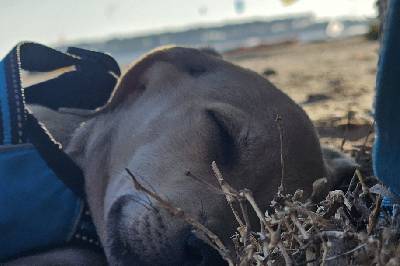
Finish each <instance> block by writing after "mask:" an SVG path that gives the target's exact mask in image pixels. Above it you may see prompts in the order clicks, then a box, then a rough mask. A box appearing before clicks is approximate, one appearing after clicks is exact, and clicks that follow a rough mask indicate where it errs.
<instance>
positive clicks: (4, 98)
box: [0, 61, 11, 144]
mask: <svg viewBox="0 0 400 266" xmlns="http://www.w3.org/2000/svg"><path fill="white" fill-rule="evenodd" d="M0 108H1V109H0V110H1V116H2V122H3V125H2V126H3V140H2V142H3V143H4V144H11V126H10V110H9V104H8V95H7V81H6V75H5V68H4V62H3V61H0ZM0 143H1V140H0Z"/></svg>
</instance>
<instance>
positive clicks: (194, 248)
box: [185, 233, 228, 266]
mask: <svg viewBox="0 0 400 266" xmlns="http://www.w3.org/2000/svg"><path fill="white" fill-rule="evenodd" d="M185 257H186V262H187V263H185V265H187V266H189V265H190V266H202V265H215V266H226V265H228V264H227V263H226V261H224V260H223V259H222V257H221V256H220V255H219V253H218V251H216V250H215V249H213V248H212V247H210V246H209V245H207V244H206V243H204V241H203V240H201V239H199V238H197V237H196V236H195V235H194V234H193V233H192V234H190V235H189V237H188V238H187V240H186V243H185Z"/></svg>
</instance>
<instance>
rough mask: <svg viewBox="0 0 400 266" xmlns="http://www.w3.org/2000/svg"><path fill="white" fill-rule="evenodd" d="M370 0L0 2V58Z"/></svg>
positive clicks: (328, 13)
mask: <svg viewBox="0 0 400 266" xmlns="http://www.w3.org/2000/svg"><path fill="white" fill-rule="evenodd" d="M374 3H375V0H298V1H296V2H295V3H294V4H292V5H289V6H285V5H284V4H282V2H281V1H280V0H0V34H1V35H0V36H1V37H0V58H2V57H3V56H4V55H5V54H6V52H7V51H8V50H10V49H11V48H12V47H13V46H14V45H15V44H16V43H18V42H19V41H22V40H29V41H37V42H40V43H43V44H48V45H58V44H62V43H64V42H76V41H78V40H91V39H107V38H111V37H115V36H132V35H140V34H143V33H146V32H158V31H162V30H166V29H173V30H174V29H175V30H177V29H180V28H182V27H186V28H187V27H191V26H195V25H196V26H198V25H203V24H215V23H218V24H219V23H223V22H225V21H233V20H238V19H243V20H244V19H246V20H250V19H251V18H253V17H259V18H260V17H262V18H269V17H277V16H284V15H289V14H299V13H305V12H313V13H314V14H315V15H316V16H317V18H334V17H343V16H357V17H363V16H374V15H375V12H376V10H375V7H374Z"/></svg>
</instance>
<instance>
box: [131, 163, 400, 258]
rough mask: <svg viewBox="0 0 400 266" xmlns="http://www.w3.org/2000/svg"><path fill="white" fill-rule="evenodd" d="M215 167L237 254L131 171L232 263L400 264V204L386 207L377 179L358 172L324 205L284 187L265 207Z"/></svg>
mask: <svg viewBox="0 0 400 266" xmlns="http://www.w3.org/2000/svg"><path fill="white" fill-rule="evenodd" d="M212 170H213V172H214V175H215V177H216V179H217V180H218V184H219V186H220V187H219V188H217V187H215V186H213V185H211V184H205V185H207V186H209V187H211V189H213V190H218V192H219V193H223V194H224V195H225V197H226V200H227V202H228V204H229V206H230V207H231V209H232V212H233V214H234V216H235V219H236V221H237V224H238V227H237V232H236V234H235V235H234V236H232V240H233V242H234V244H235V252H234V253H233V254H232V252H231V251H230V250H229V249H228V248H226V246H225V245H224V243H223V242H222V241H221V240H220V239H219V237H218V236H217V235H216V234H214V233H213V232H211V231H210V230H208V229H207V228H206V227H205V226H203V225H202V224H201V223H199V222H197V221H196V220H195V219H193V218H192V217H190V216H188V215H187V214H186V213H184V212H183V211H182V210H181V209H179V208H176V207H174V206H172V205H171V204H170V203H168V202H167V201H166V200H164V199H163V198H162V197H160V196H159V195H157V194H156V193H154V192H152V191H149V190H148V189H146V188H145V187H143V186H142V185H141V184H140V183H139V182H138V181H137V179H136V178H135V176H134V175H133V174H132V173H131V172H129V170H127V171H128V173H129V174H130V176H131V177H132V179H133V181H134V184H135V188H136V189H138V190H140V191H142V192H144V193H147V194H148V195H149V196H150V197H152V198H153V199H154V200H156V201H158V203H160V205H161V206H162V207H163V208H165V209H166V210H167V211H168V212H169V213H170V214H171V215H173V216H176V217H179V218H181V219H183V220H185V221H186V222H188V223H189V224H191V225H192V227H193V229H194V231H195V232H196V234H197V235H198V237H200V238H201V239H203V240H204V241H206V242H207V243H208V244H209V245H211V246H212V247H214V248H215V249H216V250H218V252H219V253H220V254H221V256H222V257H223V258H224V259H225V260H226V261H227V262H228V264H229V265H235V266H236V265H237V266H239V265H240V266H242V265H311V266H313V265H400V219H399V218H398V217H399V213H400V212H399V211H398V210H400V208H397V207H395V208H394V209H393V213H389V212H388V210H385V209H382V208H381V202H382V195H384V194H385V189H384V187H383V186H381V185H380V184H379V183H378V181H377V180H376V179H375V178H373V177H369V178H364V177H363V175H362V174H361V172H360V171H359V170H357V171H356V172H355V174H354V176H353V178H352V180H351V182H350V184H349V185H348V186H347V188H346V189H344V190H335V191H330V192H329V193H328V195H327V196H326V198H325V199H324V200H323V201H321V202H319V203H318V204H315V203H313V202H311V201H310V200H307V201H303V200H302V191H301V190H297V191H296V192H295V193H294V194H287V193H285V192H284V187H283V185H281V186H280V187H279V189H278V192H277V194H276V195H275V197H274V199H273V200H272V201H271V204H270V208H269V209H268V210H267V211H265V210H261V209H260V208H259V207H258V205H257V203H256V202H255V200H254V198H253V196H252V193H251V191H250V190H248V189H242V190H239V191H238V190H236V189H234V188H232V187H231V186H230V185H229V184H228V183H227V182H226V180H225V179H224V177H223V175H222V173H221V172H220V170H219V168H218V166H217V164H216V163H215V162H213V163H212ZM188 175H190V173H189V174H188ZM198 181H199V182H204V181H202V180H198ZM325 184H326V182H324V180H317V181H316V182H314V192H315V193H318V191H319V190H323V189H324V188H323V186H324V185H325ZM371 187H372V189H371ZM373 192H374V193H373ZM381 194H382V195H381ZM251 212H255V214H256V215H257V217H258V219H259V225H257V227H258V228H255V225H251V224H250V219H249V216H250V213H251Z"/></svg>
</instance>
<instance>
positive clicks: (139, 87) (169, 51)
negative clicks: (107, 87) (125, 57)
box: [105, 47, 224, 110]
mask: <svg viewBox="0 0 400 266" xmlns="http://www.w3.org/2000/svg"><path fill="white" fill-rule="evenodd" d="M223 62H224V61H223V60H222V59H221V58H220V57H219V56H216V55H215V54H212V53H210V52H208V51H201V50H198V49H194V48H186V47H163V48H159V49H157V50H154V51H152V52H150V53H149V54H147V55H145V56H143V57H142V58H141V59H139V60H138V61H136V62H135V63H134V64H133V65H132V66H131V67H129V68H128V70H127V71H126V72H125V74H124V75H123V76H122V78H121V79H120V81H119V82H118V84H117V86H116V88H115V89H114V92H113V95H112V97H111V100H110V102H109V103H108V104H107V106H106V107H105V110H107V109H113V108H114V107H116V106H117V105H118V104H119V103H121V102H122V101H123V100H124V99H125V98H126V97H127V96H128V95H132V94H138V95H139V94H140V93H141V92H143V90H144V89H145V84H144V83H145V82H144V80H143V77H144V76H146V72H147V71H148V70H149V69H150V68H151V67H152V66H154V65H155V64H157V63H168V64H170V65H172V66H173V67H174V68H175V69H177V70H178V71H181V72H182V73H189V74H191V75H193V76H196V75H197V74H199V73H202V72H204V71H213V70H214V69H215V67H216V66H217V65H218V64H221V63H223Z"/></svg>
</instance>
